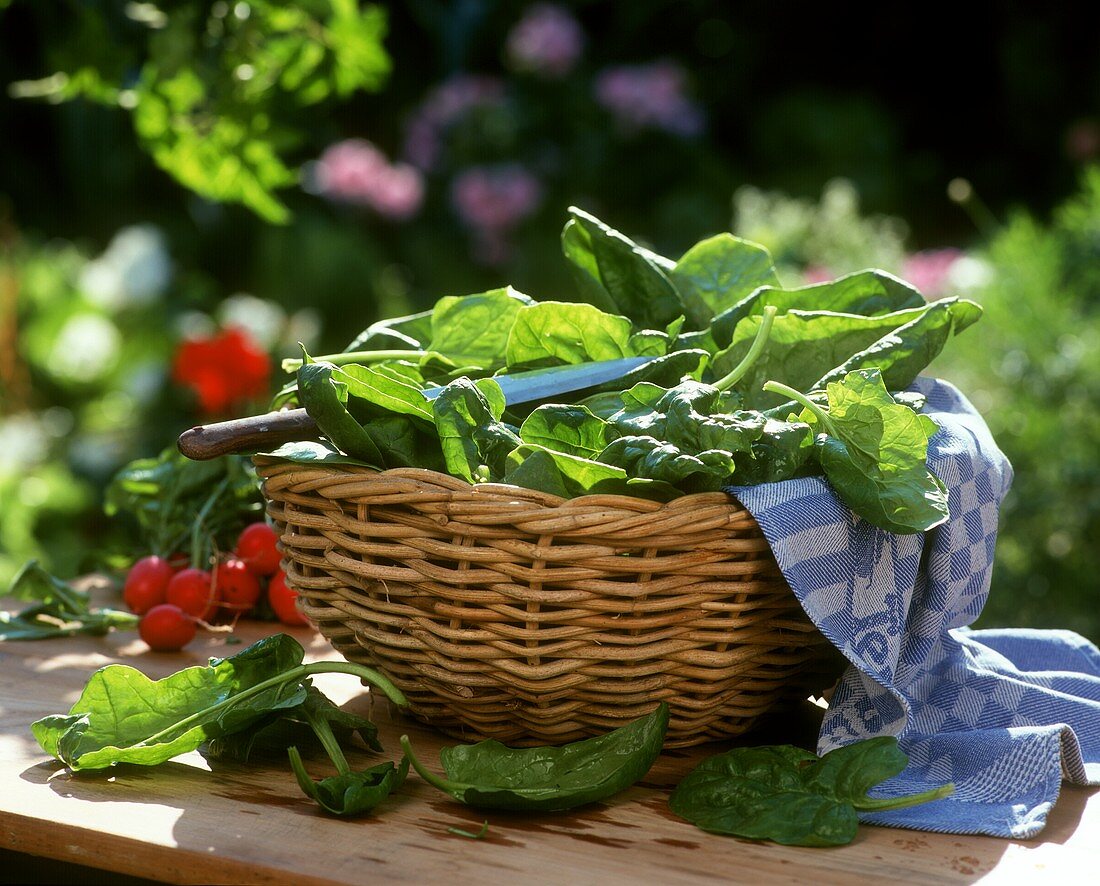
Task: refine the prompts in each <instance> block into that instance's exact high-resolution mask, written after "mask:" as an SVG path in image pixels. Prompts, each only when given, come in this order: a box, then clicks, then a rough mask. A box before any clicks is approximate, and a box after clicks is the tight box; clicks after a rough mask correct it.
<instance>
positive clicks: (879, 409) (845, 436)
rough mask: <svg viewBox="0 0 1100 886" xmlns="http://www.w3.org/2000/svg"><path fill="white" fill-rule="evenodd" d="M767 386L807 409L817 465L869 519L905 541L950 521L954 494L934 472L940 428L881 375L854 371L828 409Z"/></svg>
mask: <svg viewBox="0 0 1100 886" xmlns="http://www.w3.org/2000/svg"><path fill="white" fill-rule="evenodd" d="M765 388H766V389H767V390H769V391H774V392H776V393H778V394H781V395H783V396H784V397H789V398H791V399H793V400H795V401H797V402H799V403H801V404H802V405H803V406H804V407H805V408H804V409H803V412H802V415H801V417H800V418H801V419H802V420H803V421H805V422H806V423H807V424H808V425H809V426H810V428H811V429H812V430H813V431H814V432H815V433H816V438H815V440H814V448H815V450H816V452H817V457H818V461H819V462H820V464H821V467H822V469H823V470H824V472H825V476H826V477H827V478H828V480H829V483H830V484H832V486H833V488H834V489H835V490H836V493H837V495H839V496H840V498H841V499H842V500H843V501H844V503H845V504H847V505H848V507H850V508H851V509H852V510H853V511H855V512H856V513H857V514H859V515H860V516H861V517H863V518H864V519H865V520H868V521H869V522H871V523H873V524H874V525H875V526H879V527H881V528H883V529H886V530H888V531H890V532H896V533H898V534H901V535H905V534H911V533H914V532H924V531H926V530H928V529H931V528H933V527H935V526H938V525H940V524H941V523H943V522H945V521H946V520H947V518H948V516H949V511H948V506H947V489H946V488H945V487H944V485H943V483H942V482H941V481H940V480H939V478H937V477H936V476H935V475H934V474H932V473H931V472H930V471H929V470H928V468H927V466H926V460H927V457H928V440H929V439H930V437H931V436H932V435H933V434H935V433H936V431H937V430H938V427H937V425H936V423H935V422H934V421H932V419H930V418H929V417H928V416H926V415H919V414H918V413H916V412H914V411H913V410H912V409H910V408H909V407H908V406H904V405H902V404H900V403H897V402H896V401H895V400H894V398H893V397H891V396H890V393H889V392H888V391H887V390H886V387H885V385H883V383H882V375H881V373H880V372H879V371H878V370H877V369H864V370H858V371H856V372H849V373H848V374H846V375H845V376H844V378H843V379H841V380H840V381H835V382H830V383H829V384H828V385H827V386H826V388H825V391H826V395H827V397H828V408H825V407H822V406H820V405H818V404H817V403H815V402H814V401H813V400H811V399H810V398H808V397H807V396H805V395H804V394H802V393H800V392H798V391H796V390H794V389H792V388H789V387H787V386H786V385H782V384H779V383H778V382H768V383H767V384H766V385H765Z"/></svg>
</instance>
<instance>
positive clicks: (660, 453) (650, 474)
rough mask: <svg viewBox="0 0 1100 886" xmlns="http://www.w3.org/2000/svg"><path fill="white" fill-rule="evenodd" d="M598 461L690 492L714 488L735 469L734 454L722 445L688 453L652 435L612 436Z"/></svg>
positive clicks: (631, 474)
mask: <svg viewBox="0 0 1100 886" xmlns="http://www.w3.org/2000/svg"><path fill="white" fill-rule="evenodd" d="M600 461H601V462H604V463H606V464H610V465H615V466H617V467H620V468H622V469H623V471H625V473H626V474H627V476H629V477H631V478H632V479H634V478H637V479H643V480H658V481H661V482H663V483H668V484H669V485H671V486H673V487H677V488H683V489H685V490H689V491H691V492H714V491H717V490H718V489H721V488H722V487H723V486H725V485H727V484H728V482H729V478H730V475H731V474H732V473H733V471H734V463H733V457H732V456H731V455H730V454H729V453H728V452H725V451H723V450H721V449H711V450H707V451H705V452H700V453H698V454H696V455H689V454H688V453H685V452H682V451H681V450H680V449H679V448H677V447H676V446H675V445H673V444H672V443H666V442H664V441H662V440H657V439H655V438H653V437H620V438H619V439H617V440H613V441H612V442H611V443H609V444H608V445H607V448H606V449H604V451H603V452H601V453H600Z"/></svg>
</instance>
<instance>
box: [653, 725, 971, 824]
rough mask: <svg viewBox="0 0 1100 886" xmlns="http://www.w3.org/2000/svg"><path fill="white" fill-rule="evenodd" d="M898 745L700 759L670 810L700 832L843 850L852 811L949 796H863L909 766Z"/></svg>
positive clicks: (940, 792) (942, 792)
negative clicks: (816, 752)
mask: <svg viewBox="0 0 1100 886" xmlns="http://www.w3.org/2000/svg"><path fill="white" fill-rule="evenodd" d="M908 762H909V761H908V758H907V757H906V755H905V754H904V753H903V752H902V751H901V750H899V748H898V746H897V739H895V738H893V737H889V736H884V737H881V738H872V739H868V740H867V741H861V742H857V743H856V744H853V745H848V746H846V747H841V748H837V749H836V750H833V751H830V752H829V753H827V754H825V756H823V757H821V758H818V757H817V756H816V755H814V754H812V753H810V752H809V751H804V750H801V749H800V748H795V747H791V746H790V745H781V746H770V747H758V748H734V749H733V750H731V751H727V752H726V753H724V754H717V755H715V756H713V757H710V758H708V759H707V760H704V761H703V762H702V763H700V764H699V766H698V767H696V768H695V770H694V771H692V772H691V774H689V775H688V776H687V777H686V778H685V779H684V780H683V781H681V782H680V784H679V785H677V786H676V789H675V790H674V791H673V792H672V796H671V797H670V798H669V808H670V809H671V810H672V811H673V812H674V813H675V814H676V815H679V816H680V817H681V818H685V819H687V820H688V821H690V822H692V823H693V824H695V825H696V826H698V827H699V828H702V829H703V830H704V831H710V832H712V833H716V834H731V835H733V836H737V837H746V838H748V839H750V840H774V841H775V842H777V843H783V844H786V845H791V846H841V845H843V844H845V843H850V842H851V841H852V839H853V838H854V837H855V835H856V831H857V829H858V826H859V818H858V816H857V812H860V811H875V812H880V811H884V810H887V809H901V808H904V807H906V806H915V805H917V804H919V803H926V802H928V801H930V800H938V799H941V798H943V797H946V796H948V795H950V794H951V792H952V791H953V790H954V786H953V785H950V784H947V785H944V786H943V787H939V788H935V789H933V790H930V791H925V792H922V793H919V794H912V795H909V796H904V797H886V798H877V797H869V796H867V792H868V791H869V790H870V789H871V788H873V787H874V786H875V785H878V784H880V783H881V782H883V781H885V780H886V779H888V778H891V777H893V776H895V775H897V774H898V773H900V772H901V771H902V770H903V769H904V768H905V766H906V764H907V763H908Z"/></svg>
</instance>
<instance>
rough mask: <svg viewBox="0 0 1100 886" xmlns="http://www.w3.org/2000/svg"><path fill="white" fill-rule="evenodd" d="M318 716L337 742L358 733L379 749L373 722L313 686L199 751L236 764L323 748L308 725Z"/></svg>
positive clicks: (210, 757)
mask: <svg viewBox="0 0 1100 886" xmlns="http://www.w3.org/2000/svg"><path fill="white" fill-rule="evenodd" d="M318 719H323V720H326V721H327V722H328V725H329V727H330V729H331V731H332V733H333V735H334V738H335V740H336V741H337V743H338V744H341V745H343V744H347V743H348V742H349V741H350V740H351V738H352V736H353V735H359V737H360V738H362V740H363V741H364V742H365V743H366V745H367V746H368V747H370V748H372V749H373V750H376V751H380V750H382V745H381V744H379V742H378V727H377V726H375V725H374V723H372V722H371V721H370V720H368V719H367V718H366V717H360V716H359V715H358V714H353V713H350V712H348V711H344V710H341V709H340V708H338V707H336V705H334V704H333V703H332V701H331V700H330V699H329V698H328V697H327V696H326V695H325V694H324V693H323V692H321V691H320V690H319V689H317V687H315V686H307V687H306V696H305V698H304V699H303V700H302V702H301V703H300V704H298V705H296V706H295V707H292V708H280V709H278V710H275V711H272V712H271V713H269V714H267V715H266V716H264V717H263V718H261V719H260V720H257V721H256V722H255V723H253V724H252V725H251V727H250V728H247V729H242V730H240V731H237V732H230V733H226V734H223V735H218V736H215V737H214V738H212V739H211V740H210V741H208V742H207V743H206V744H205V745H203V746H202V748H200V750H201V751H202V755H203V756H204V757H206V758H207V759H210V760H233V761H235V762H238V763H247V762H248V761H249V759H251V758H252V757H255V756H271V755H274V754H284V753H286V751H287V749H288V748H290V747H297V748H299V749H302V750H304V751H306V752H307V753H308V752H314V751H317V750H320V749H322V748H323V747H324V744H323V743H322V742H321V741H320V740H319V738H318V736H317V733H316V732H315V730H314V728H313V726H312V725H311V724H312V723H314V722H315V721H316V720H318Z"/></svg>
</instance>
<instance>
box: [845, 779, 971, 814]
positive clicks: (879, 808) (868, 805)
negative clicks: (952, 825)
mask: <svg viewBox="0 0 1100 886" xmlns="http://www.w3.org/2000/svg"><path fill="white" fill-rule="evenodd" d="M954 791H955V785H954V783H952V782H948V783H947V784H945V785H940V786H939V787H938V788H932V790H930V791H923V792H922V793H919V794H909V795H908V796H905V797H864V798H862V799H861V800H857V801H854V802H853V803H852V805H853V806H854V807H855V808H856V809H858V810H859V811H860V812H883V811H885V810H888V809H905V808H906V807H907V806H917V805H919V804H920V803H928V802H929V801H931V800H942V799H943V798H944V797H950V796H951V794H953V793H954Z"/></svg>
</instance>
